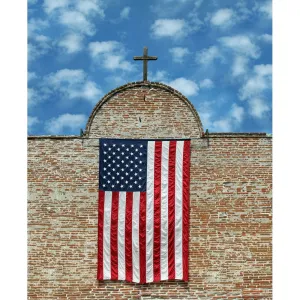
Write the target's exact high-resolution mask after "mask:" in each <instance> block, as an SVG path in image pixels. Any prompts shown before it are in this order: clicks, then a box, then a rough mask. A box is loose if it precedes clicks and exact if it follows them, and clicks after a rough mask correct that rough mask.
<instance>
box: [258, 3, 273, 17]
mask: <svg viewBox="0 0 300 300" xmlns="http://www.w3.org/2000/svg"><path fill="white" fill-rule="evenodd" d="M255 9H257V10H258V11H259V12H260V13H262V14H263V15H264V16H265V17H267V18H268V19H272V1H266V2H264V3H263V4H261V3H259V4H258V3H257V5H256V6H255Z"/></svg>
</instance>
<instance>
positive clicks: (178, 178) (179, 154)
mask: <svg viewBox="0 0 300 300" xmlns="http://www.w3.org/2000/svg"><path fill="white" fill-rule="evenodd" d="M176 144H177V147H176V168H175V174H176V175H175V278H176V279H182V275H183V273H182V164H183V144H184V141H177V143H176Z"/></svg>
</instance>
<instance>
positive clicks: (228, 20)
mask: <svg viewBox="0 0 300 300" xmlns="http://www.w3.org/2000/svg"><path fill="white" fill-rule="evenodd" d="M210 22H211V24H212V25H214V26H219V27H222V28H224V27H229V26H232V25H233V24H234V23H235V22H236V20H235V13H234V11H233V10H232V9H228V8H222V9H219V10H218V11H216V12H215V13H214V14H213V16H212V17H211V19H210Z"/></svg>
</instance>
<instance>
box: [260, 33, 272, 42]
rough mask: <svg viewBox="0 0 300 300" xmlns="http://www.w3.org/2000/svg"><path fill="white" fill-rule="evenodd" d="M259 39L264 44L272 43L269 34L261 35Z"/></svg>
mask: <svg viewBox="0 0 300 300" xmlns="http://www.w3.org/2000/svg"><path fill="white" fill-rule="evenodd" d="M259 39H260V40H261V41H263V42H266V43H272V35H271V34H262V35H260V36H259Z"/></svg>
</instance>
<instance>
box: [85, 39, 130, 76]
mask: <svg viewBox="0 0 300 300" xmlns="http://www.w3.org/2000/svg"><path fill="white" fill-rule="evenodd" d="M89 52H90V56H91V58H92V59H93V60H94V61H95V62H97V63H99V64H101V65H102V66H103V67H104V68H105V69H108V70H118V69H121V70H124V71H132V70H133V69H134V66H133V64H132V63H131V62H129V61H126V60H125V55H124V53H125V49H124V46H123V44H122V43H119V42H117V41H105V42H92V43H89Z"/></svg>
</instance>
